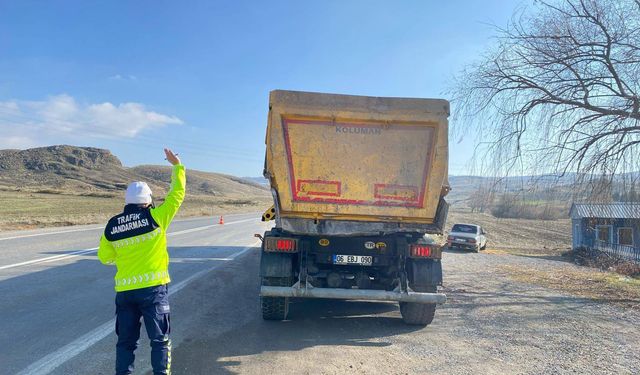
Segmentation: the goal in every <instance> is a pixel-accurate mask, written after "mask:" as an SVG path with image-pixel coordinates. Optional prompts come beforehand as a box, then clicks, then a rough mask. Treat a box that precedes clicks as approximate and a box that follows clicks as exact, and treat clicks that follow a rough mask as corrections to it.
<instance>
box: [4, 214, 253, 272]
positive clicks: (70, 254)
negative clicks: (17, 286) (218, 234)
mask: <svg viewBox="0 0 640 375" xmlns="http://www.w3.org/2000/svg"><path fill="white" fill-rule="evenodd" d="M255 220H257V219H254V218H251V219H244V220H238V221H232V222H229V223H227V224H224V225H233V224H239V223H245V222H248V221H255ZM220 226H222V225H220V224H212V225H205V226H203V227H197V228H191V229H185V230H181V231H177V232H171V233H167V237H172V236H177V235H180V234H186V233H193V232H198V231H201V230H205V229H209V228H213V227H220ZM96 250H98V248H97V247H92V248H91V249H84V250H77V251H71V252H68V253H64V254H60V255H53V256H50V257H46V258H38V259H33V260H28V261H26V262H20V263H14V264H7V265H5V266H0V270H5V269H8V268H15V267H22V266H28V265H30V264H35V263H48V262H56V261H59V260H63V259H68V258H73V257H77V256H80V255H86V254H89V253H92V252H94V251H96Z"/></svg>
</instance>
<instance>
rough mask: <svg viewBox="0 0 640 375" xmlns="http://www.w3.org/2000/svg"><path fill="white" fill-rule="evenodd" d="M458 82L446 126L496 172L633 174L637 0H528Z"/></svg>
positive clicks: (639, 41) (636, 156)
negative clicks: (478, 143) (473, 133)
mask: <svg viewBox="0 0 640 375" xmlns="http://www.w3.org/2000/svg"><path fill="white" fill-rule="evenodd" d="M496 33H497V35H496V39H495V45H494V46H493V48H491V49H490V50H489V51H487V52H486V53H485V54H484V55H483V56H482V58H481V59H480V60H479V61H478V62H477V63H476V64H473V65H471V66H469V67H467V68H466V69H465V70H464V71H463V72H462V73H461V74H460V75H459V76H458V77H457V78H456V82H455V87H454V89H453V90H452V96H453V103H452V107H453V110H454V117H453V120H454V129H456V130H457V131H459V132H461V131H463V132H466V131H468V130H469V128H473V129H476V130H477V131H478V132H479V134H480V137H481V140H482V141H483V143H482V144H484V145H485V146H486V147H484V148H482V150H483V153H484V154H485V156H488V158H486V159H485V160H490V161H491V162H492V163H493V164H494V165H495V166H499V167H500V168H501V169H502V172H503V173H504V172H505V168H506V172H509V171H513V170H512V168H514V167H518V168H522V170H523V171H525V172H527V173H530V172H532V171H533V172H535V171H537V172H538V173H554V172H555V173H561V174H562V173H565V172H568V171H571V172H579V173H585V174H594V173H598V174H602V173H605V174H608V175H612V174H615V173H620V172H621V171H623V170H628V169H635V170H637V167H638V164H637V163H638V161H640V153H639V151H640V147H639V146H640V96H639V93H640V0H615V1H613V0H565V1H555V2H551V1H549V2H548V1H536V2H535V3H534V5H533V6H530V7H528V8H525V9H523V10H520V11H519V12H518V13H517V14H516V15H514V17H513V19H512V21H511V22H510V23H509V25H508V26H506V27H504V28H497V30H496Z"/></svg>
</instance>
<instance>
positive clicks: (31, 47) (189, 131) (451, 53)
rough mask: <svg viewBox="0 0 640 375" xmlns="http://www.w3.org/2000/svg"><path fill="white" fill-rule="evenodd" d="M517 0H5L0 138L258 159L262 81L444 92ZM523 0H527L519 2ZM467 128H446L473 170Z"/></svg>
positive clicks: (367, 91)
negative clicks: (460, 131)
mask: <svg viewBox="0 0 640 375" xmlns="http://www.w3.org/2000/svg"><path fill="white" fill-rule="evenodd" d="M522 4H523V2H522V1H507V0H502V1H500V0H488V1H461V0H459V1H447V2H444V1H426V0H416V1H371V0H369V1H349V0H342V1H313V2H312V1H277V0H273V1H224V2H223V1H181V2H176V1H173V2H170V1H87V0H83V1H56V2H53V1H50V2H44V1H38V2H36V1H26V0H20V1H18V0H15V1H7V0H0V132H2V137H0V148H27V147H34V146H42V145H51V144H59V143H65V144H73V145H80V146H94V147H104V148H109V149H111V150H112V151H113V152H114V153H115V154H116V155H117V156H118V157H120V159H121V160H122V161H123V163H124V164H125V165H129V166H132V165H137V164H159V163H162V162H163V160H162V152H161V151H162V150H161V148H162V147H163V146H169V147H172V148H174V149H175V150H176V151H177V152H179V153H180V155H181V156H182V158H183V159H184V162H185V164H186V165H187V166H188V167H190V168H194V169H200V170H207V171H217V172H224V173H229V174H234V175H240V176H257V175H260V174H261V172H262V165H263V155H264V133H265V127H266V115H267V106H268V93H269V91H270V90H273V89H290V90H305V91H319V92H332V93H344V94H356V95H375V96H404V97H435V98H440V97H444V95H443V94H444V92H445V90H446V89H447V85H449V84H450V82H451V80H452V77H453V75H454V74H455V73H457V72H458V71H459V70H460V69H462V67H463V66H464V65H465V64H468V63H470V62H472V61H474V60H475V59H477V58H478V56H479V54H481V53H482V51H483V50H484V49H486V48H487V47H488V46H490V44H491V36H492V35H493V30H492V28H491V27H490V26H488V24H496V25H505V24H506V23H507V21H508V20H509V18H510V17H511V15H512V14H513V12H514V10H515V9H516V8H517V7H519V6H521V5H522ZM524 4H526V2H524ZM475 137H476V136H475V135H473V134H466V135H464V136H457V137H456V138H455V139H454V138H452V139H451V141H450V155H451V156H450V174H465V173H467V172H468V167H467V165H468V161H469V159H470V158H471V156H472V145H473V141H474V139H475Z"/></svg>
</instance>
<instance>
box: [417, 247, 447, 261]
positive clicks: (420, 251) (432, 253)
mask: <svg viewBox="0 0 640 375" xmlns="http://www.w3.org/2000/svg"><path fill="white" fill-rule="evenodd" d="M411 257H413V258H431V259H440V258H442V249H441V248H440V246H438V245H411Z"/></svg>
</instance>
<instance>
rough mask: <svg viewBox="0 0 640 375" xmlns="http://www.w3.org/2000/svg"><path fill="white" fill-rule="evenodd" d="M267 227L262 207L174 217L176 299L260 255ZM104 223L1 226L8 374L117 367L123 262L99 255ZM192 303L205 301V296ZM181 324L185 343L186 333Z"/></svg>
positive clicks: (0, 289) (0, 343) (0, 370)
mask: <svg viewBox="0 0 640 375" xmlns="http://www.w3.org/2000/svg"><path fill="white" fill-rule="evenodd" d="M267 227H268V225H266V224H264V223H261V222H260V214H259V213H253V214H243V215H229V216H225V224H224V225H218V218H217V217H216V218H210V217H209V218H197V219H185V220H176V221H174V222H173V223H172V225H171V227H170V228H169V232H168V236H169V241H168V242H169V253H170V257H171V265H170V273H171V278H172V284H171V285H170V293H171V297H170V299H171V300H172V303H173V300H174V299H177V298H179V295H180V294H181V293H185V292H186V290H187V289H189V288H190V286H191V285H192V283H193V282H194V281H197V280H198V279H210V278H212V276H213V275H215V274H216V272H218V270H219V269H220V268H223V267H227V268H228V267H229V264H230V263H237V262H239V261H241V260H240V258H242V257H246V256H251V257H256V256H258V255H259V252H258V250H257V248H256V247H255V246H257V241H256V238H254V237H253V234H254V233H262V232H264V230H265V229H266V228H267ZM102 229H103V227H102V226H98V225H89V226H79V227H68V228H51V229H46V230H33V231H20V232H12V233H9V232H5V233H0V306H1V309H0V332H1V334H0V348H2V349H0V363H1V364H2V365H1V366H0V374H16V373H20V374H46V373H60V374H99V373H104V374H109V373H112V368H113V361H114V343H115V334H114V333H113V326H114V312H115V307H114V295H115V294H114V293H115V292H114V290H113V275H114V273H115V268H114V267H109V266H104V265H102V264H101V263H100V262H99V261H98V259H97V257H96V246H97V244H98V240H99V237H100V234H101V232H102ZM242 275H243V277H250V278H254V279H255V278H257V275H248V274H247V273H246V272H242ZM211 287H212V288H225V287H226V286H225V285H224V283H222V284H217V283H216V284H213V285H211ZM254 297H255V296H254ZM254 299H255V298H254ZM188 304H189V305H191V306H190V308H191V309H192V308H197V306H198V305H199V301H198V300H197V299H193V300H189V301H188ZM188 311H189V309H187V310H186V311H185V310H183V309H178V310H177V311H176V312H175V313H174V314H173V315H174V316H173V317H172V319H173V324H174V325H176V326H181V325H183V324H182V322H183V321H185V320H186V321H189V313H188ZM174 332H175V334H174V335H173V336H174V343H176V344H177V343H179V342H181V341H182V340H183V336H182V335H181V330H180V329H175V330H174ZM142 336H144V332H143V334H142ZM147 343H148V341H146V342H145V341H144V340H143V341H142V345H141V348H140V349H139V352H140V354H139V356H138V358H139V360H138V366H137V367H138V368H142V369H145V368H148V367H149V362H148V357H149V350H148V344H147Z"/></svg>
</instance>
